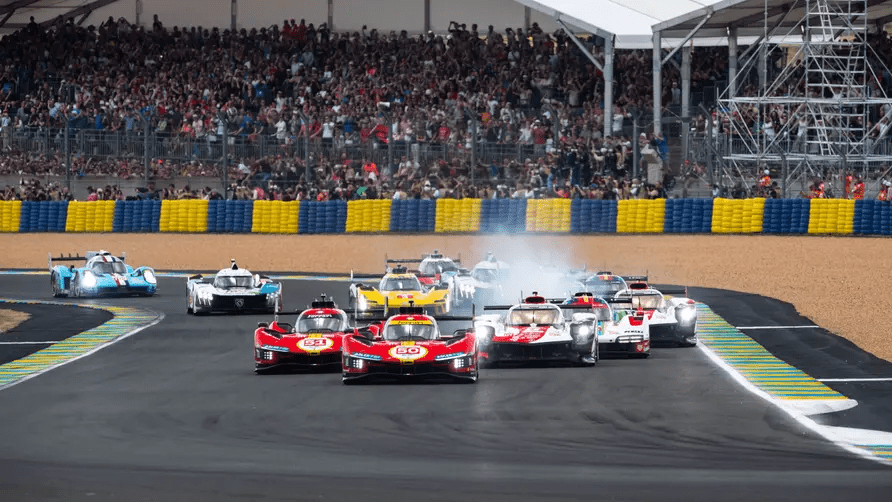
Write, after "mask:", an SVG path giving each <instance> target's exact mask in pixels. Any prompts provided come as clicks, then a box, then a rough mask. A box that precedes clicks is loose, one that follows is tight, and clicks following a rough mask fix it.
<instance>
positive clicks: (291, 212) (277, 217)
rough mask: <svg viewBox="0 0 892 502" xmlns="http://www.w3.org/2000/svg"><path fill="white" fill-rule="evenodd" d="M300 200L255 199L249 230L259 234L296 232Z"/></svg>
mask: <svg viewBox="0 0 892 502" xmlns="http://www.w3.org/2000/svg"><path fill="white" fill-rule="evenodd" d="M299 217H300V202H299V201H289V202H282V201H280V200H255V201H254V214H253V217H252V221H251V232H253V233H260V234H296V233H297V231H298V219H299Z"/></svg>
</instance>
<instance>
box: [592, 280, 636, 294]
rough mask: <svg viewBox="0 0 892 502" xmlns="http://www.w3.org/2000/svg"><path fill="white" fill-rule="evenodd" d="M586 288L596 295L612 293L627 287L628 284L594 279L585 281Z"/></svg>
mask: <svg viewBox="0 0 892 502" xmlns="http://www.w3.org/2000/svg"><path fill="white" fill-rule="evenodd" d="M585 289H586V290H587V291H591V292H592V293H594V294H596V295H612V294H614V293H616V292H618V291H622V290H624V289H626V285H625V284H624V283H623V282H621V281H603V280H600V279H592V280H588V281H586V282H585Z"/></svg>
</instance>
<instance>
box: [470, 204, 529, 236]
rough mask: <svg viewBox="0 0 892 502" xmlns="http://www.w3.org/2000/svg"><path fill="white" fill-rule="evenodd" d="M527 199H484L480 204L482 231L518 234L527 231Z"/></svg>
mask: <svg viewBox="0 0 892 502" xmlns="http://www.w3.org/2000/svg"><path fill="white" fill-rule="evenodd" d="M526 215H527V201H526V199H483V201H481V203H480V231H481V232H487V233H517V232H523V231H524V230H525V229H526V224H527V223H526V222H527V219H526Z"/></svg>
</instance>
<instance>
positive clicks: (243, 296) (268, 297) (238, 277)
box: [186, 260, 282, 315]
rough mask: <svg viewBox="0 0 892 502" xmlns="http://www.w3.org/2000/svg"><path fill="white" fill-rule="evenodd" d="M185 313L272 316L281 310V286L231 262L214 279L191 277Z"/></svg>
mask: <svg viewBox="0 0 892 502" xmlns="http://www.w3.org/2000/svg"><path fill="white" fill-rule="evenodd" d="M186 293H187V295H188V297H187V299H186V301H187V306H186V312H187V313H189V314H195V315H199V314H209V313H211V312H227V313H234V314H237V313H250V312H265V313H274V312H275V311H276V309H277V308H278V309H281V307H282V283H279V282H273V281H271V280H270V279H269V278H268V277H266V276H262V275H258V274H252V273H251V272H249V271H248V270H245V269H243V268H239V266H238V265H237V264H236V263H235V260H232V265H231V266H230V267H229V268H224V269H223V270H221V271H219V272H217V274H216V275H215V276H214V277H202V276H201V275H194V276H192V277H190V278H189V279H188V280H187V281H186Z"/></svg>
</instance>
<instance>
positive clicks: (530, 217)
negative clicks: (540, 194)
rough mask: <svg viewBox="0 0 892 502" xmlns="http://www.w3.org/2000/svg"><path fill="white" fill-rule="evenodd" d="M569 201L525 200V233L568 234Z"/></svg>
mask: <svg viewBox="0 0 892 502" xmlns="http://www.w3.org/2000/svg"><path fill="white" fill-rule="evenodd" d="M570 203H571V201H570V199H527V232H569V231H570Z"/></svg>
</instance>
